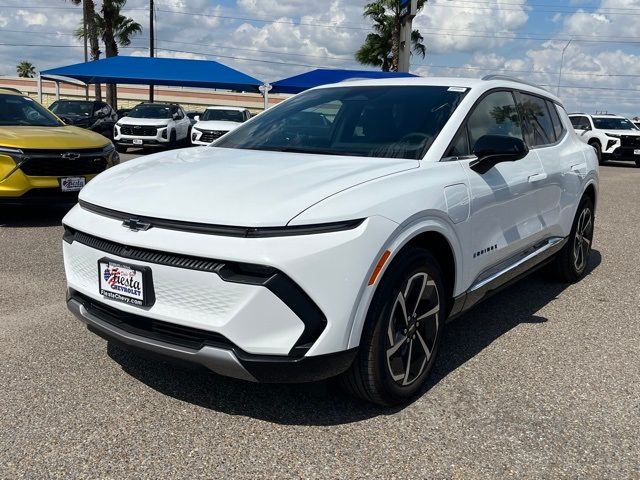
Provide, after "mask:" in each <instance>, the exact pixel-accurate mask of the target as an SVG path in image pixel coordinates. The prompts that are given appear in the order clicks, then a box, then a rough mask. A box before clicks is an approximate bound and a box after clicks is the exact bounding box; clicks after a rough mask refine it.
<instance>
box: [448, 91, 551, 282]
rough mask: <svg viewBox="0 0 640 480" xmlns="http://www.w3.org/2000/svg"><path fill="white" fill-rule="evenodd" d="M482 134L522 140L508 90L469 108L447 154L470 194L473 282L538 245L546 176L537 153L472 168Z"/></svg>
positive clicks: (487, 96) (511, 93) (519, 121)
mask: <svg viewBox="0 0 640 480" xmlns="http://www.w3.org/2000/svg"><path fill="white" fill-rule="evenodd" d="M483 135H505V136H511V137H517V138H520V139H522V140H524V131H523V125H522V119H521V116H520V114H519V112H518V109H517V106H516V101H515V97H514V94H513V92H512V91H510V90H498V91H492V92H490V93H489V94H487V95H485V96H484V98H482V99H481V100H480V101H479V102H478V103H477V104H476V105H475V106H474V108H473V110H472V112H471V113H470V115H469V116H468V118H467V120H466V122H465V124H464V125H463V126H462V127H461V129H460V131H459V132H458V134H457V135H456V138H455V139H454V141H453V142H452V146H451V148H450V150H449V152H448V153H447V156H448V157H449V159H452V158H456V157H457V159H458V161H459V162H460V163H461V164H462V165H463V167H464V168H465V171H466V172H467V176H468V178H469V186H470V190H471V196H472V199H471V215H470V218H469V221H470V224H471V229H472V232H473V233H472V248H471V251H470V252H468V256H469V258H468V263H467V264H468V265H471V266H472V272H471V275H472V278H478V277H479V276H481V274H482V273H483V272H486V271H488V270H489V269H490V268H492V267H495V266H496V265H498V264H502V263H504V264H508V262H509V261H510V259H511V258H513V257H514V255H515V254H517V253H519V252H521V251H523V250H524V249H526V248H527V247H529V246H531V245H533V244H534V243H536V242H537V241H538V240H539V239H540V237H541V236H542V231H543V229H544V227H543V224H542V219H541V217H540V212H541V210H540V205H541V194H542V192H541V189H540V185H541V184H540V183H539V182H537V178H539V177H540V176H542V175H544V170H543V168H542V164H541V163H540V160H539V159H538V156H537V154H536V153H535V152H533V151H532V152H530V153H529V154H528V155H527V156H526V157H525V158H523V159H521V160H518V161H515V162H503V163H498V164H497V165H495V166H494V167H492V168H491V169H490V170H489V171H487V172H486V173H483V174H480V173H478V172H476V171H475V170H474V169H473V168H472V165H471V163H472V162H473V160H475V159H476V157H475V156H474V155H473V154H472V152H473V145H474V144H475V142H477V141H478V139H479V138H480V137H482V136H483Z"/></svg>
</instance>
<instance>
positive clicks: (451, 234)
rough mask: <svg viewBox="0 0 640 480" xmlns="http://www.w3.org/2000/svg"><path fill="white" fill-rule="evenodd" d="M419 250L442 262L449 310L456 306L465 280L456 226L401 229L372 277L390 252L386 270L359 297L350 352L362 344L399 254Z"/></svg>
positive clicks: (442, 223) (433, 222) (427, 223)
mask: <svg viewBox="0 0 640 480" xmlns="http://www.w3.org/2000/svg"><path fill="white" fill-rule="evenodd" d="M415 246H419V247H421V248H425V249H426V250H428V251H430V252H431V253H432V254H433V256H434V257H436V259H438V261H439V262H440V267H441V269H442V275H443V279H444V281H445V288H446V294H447V299H448V306H449V308H451V306H452V305H453V301H452V300H453V298H454V295H455V292H456V289H457V287H458V289H459V283H460V282H461V280H462V277H463V276H462V260H461V259H462V247H461V244H460V242H459V240H458V236H457V234H456V232H455V230H454V228H453V226H452V225H450V224H449V222H447V221H446V220H444V219H441V218H430V219H428V220H425V219H423V220H421V221H419V222H414V223H412V224H410V225H407V226H406V227H404V228H403V227H402V226H401V227H400V228H399V229H398V231H397V232H396V234H395V235H394V236H392V238H391V239H390V240H389V242H388V243H387V245H386V246H385V247H383V249H382V250H381V252H380V255H378V256H377V257H376V258H375V260H374V261H373V264H372V266H371V269H370V273H371V274H372V273H373V271H374V270H375V268H376V265H377V263H378V261H379V259H380V258H381V257H382V255H383V254H384V253H385V252H386V251H389V252H390V255H389V258H388V259H387V261H386V262H385V263H384V266H383V267H382V269H381V270H380V272H379V274H378V276H377V278H376V281H375V283H374V284H373V285H368V284H367V282H368V281H369V279H370V277H367V279H366V281H365V284H364V291H363V293H362V294H361V295H360V297H359V301H358V302H357V305H356V308H355V309H354V313H353V315H352V319H353V320H352V325H351V332H350V335H349V341H348V348H354V347H357V346H358V345H359V344H360V337H361V335H362V330H363V328H364V323H365V321H366V317H367V313H368V310H369V306H370V304H371V301H372V300H373V297H374V295H375V293H376V291H377V289H378V287H379V285H380V282H381V280H382V278H384V276H385V275H386V273H387V271H388V269H389V267H390V266H391V265H392V264H393V262H394V260H395V259H396V258H397V256H398V254H399V253H400V252H402V251H403V250H405V249H406V248H408V247H415Z"/></svg>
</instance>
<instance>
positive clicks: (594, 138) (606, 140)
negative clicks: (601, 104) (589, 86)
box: [569, 113, 640, 167]
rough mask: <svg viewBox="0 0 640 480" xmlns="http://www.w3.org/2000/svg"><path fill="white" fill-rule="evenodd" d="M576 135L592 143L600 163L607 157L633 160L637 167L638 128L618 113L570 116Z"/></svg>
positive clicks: (639, 149)
mask: <svg viewBox="0 0 640 480" xmlns="http://www.w3.org/2000/svg"><path fill="white" fill-rule="evenodd" d="M569 118H570V119H571V123H572V124H573V128H574V130H575V131H576V133H577V134H578V138H580V140H582V141H583V142H584V143H587V144H589V145H591V146H592V147H593V148H594V149H595V151H596V155H597V156H598V160H599V162H600V163H602V162H605V161H607V160H613V159H615V160H632V161H635V162H636V166H638V167H640V129H639V128H638V127H637V126H636V125H635V124H634V123H633V122H632V121H631V120H629V119H627V118H624V117H620V116H618V115H609V114H606V115H586V114H583V113H572V114H571V115H569Z"/></svg>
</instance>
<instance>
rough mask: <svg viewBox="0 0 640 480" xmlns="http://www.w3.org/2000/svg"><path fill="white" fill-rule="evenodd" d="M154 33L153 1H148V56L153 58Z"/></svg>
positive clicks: (150, 91)
mask: <svg viewBox="0 0 640 480" xmlns="http://www.w3.org/2000/svg"><path fill="white" fill-rule="evenodd" d="M154 37H155V35H154V31H153V0H149V56H150V57H151V58H153V57H154V56H155V51H154V50H155V45H154ZM153 93H154V92H153V84H151V85H149V101H150V102H151V103H153Z"/></svg>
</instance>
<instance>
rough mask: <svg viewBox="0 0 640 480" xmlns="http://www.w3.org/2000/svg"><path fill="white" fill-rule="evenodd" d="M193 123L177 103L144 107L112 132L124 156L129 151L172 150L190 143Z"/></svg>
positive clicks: (135, 109)
mask: <svg viewBox="0 0 640 480" xmlns="http://www.w3.org/2000/svg"><path fill="white" fill-rule="evenodd" d="M190 133H191V121H190V120H189V117H188V116H187V114H186V113H185V112H184V109H183V108H182V107H181V106H180V105H177V104H175V103H141V104H139V105H136V106H135V107H134V108H132V109H131V111H130V112H129V113H127V115H126V116H125V117H122V118H121V119H120V120H118V122H117V123H116V125H115V127H114V128H113V143H115V145H116V149H117V150H118V151H119V152H121V153H124V152H126V151H127V148H129V147H141V148H142V147H169V148H175V147H176V146H177V145H178V143H188V142H189V134H190Z"/></svg>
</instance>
